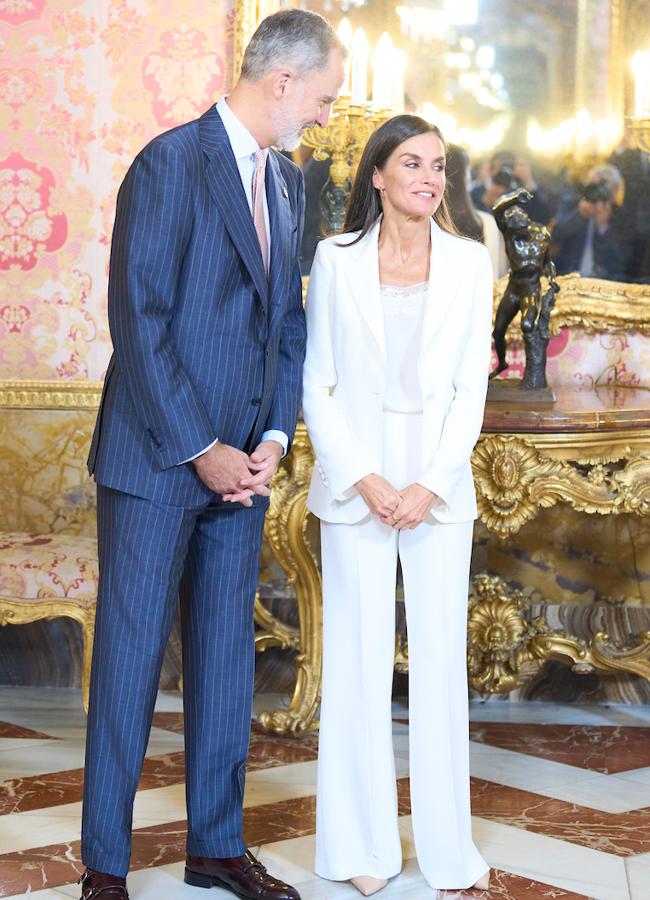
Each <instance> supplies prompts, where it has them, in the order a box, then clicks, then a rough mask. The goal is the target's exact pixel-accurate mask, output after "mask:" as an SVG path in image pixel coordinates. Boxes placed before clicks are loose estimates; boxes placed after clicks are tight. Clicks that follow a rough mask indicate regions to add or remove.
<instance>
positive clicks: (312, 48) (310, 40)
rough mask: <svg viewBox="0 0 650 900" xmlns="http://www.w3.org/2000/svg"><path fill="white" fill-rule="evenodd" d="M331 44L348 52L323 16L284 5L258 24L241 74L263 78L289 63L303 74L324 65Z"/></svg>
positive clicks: (252, 77) (258, 79)
mask: <svg viewBox="0 0 650 900" xmlns="http://www.w3.org/2000/svg"><path fill="white" fill-rule="evenodd" d="M332 48H336V49H337V50H339V52H340V53H341V55H342V56H343V58H345V57H346V56H347V50H346V48H345V45H344V44H343V43H342V42H341V40H340V39H339V37H338V35H337V34H336V32H335V31H334V29H333V28H332V26H331V25H330V24H329V23H328V22H327V21H326V20H325V19H324V18H323V17H322V16H319V15H318V13H314V12H309V11H307V10H304V9H283V10H281V11H280V12H277V13H274V14H273V15H272V16H267V18H266V19H264V20H263V21H262V22H261V24H260V25H259V27H258V29H257V31H256V32H255V34H254V35H253V37H252V38H251V40H250V43H249V45H248V47H246V51H245V53H244V61H243V62H242V67H241V77H242V78H245V79H247V80H248V81H260V80H261V79H262V78H264V77H265V76H266V75H268V74H269V73H270V72H273V71H274V70H275V69H277V68H278V67H282V66H287V67H288V68H290V69H291V70H292V71H293V72H294V73H295V75H296V76H297V77H299V78H300V77H302V76H304V75H307V74H308V73H309V72H314V71H316V70H318V69H324V68H325V67H326V66H327V62H328V59H329V54H330V50H332Z"/></svg>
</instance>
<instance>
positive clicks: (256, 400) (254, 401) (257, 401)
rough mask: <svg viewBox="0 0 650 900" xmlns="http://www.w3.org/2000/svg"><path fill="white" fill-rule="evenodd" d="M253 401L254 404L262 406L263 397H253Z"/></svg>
mask: <svg viewBox="0 0 650 900" xmlns="http://www.w3.org/2000/svg"><path fill="white" fill-rule="evenodd" d="M251 403H252V404H253V406H261V405H262V398H261V397H253V399H252V400H251Z"/></svg>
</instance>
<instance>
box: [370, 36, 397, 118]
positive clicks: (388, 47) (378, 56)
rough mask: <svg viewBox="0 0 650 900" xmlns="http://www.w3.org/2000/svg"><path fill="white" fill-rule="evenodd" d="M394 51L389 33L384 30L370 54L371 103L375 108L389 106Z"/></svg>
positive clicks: (388, 107)
mask: <svg viewBox="0 0 650 900" xmlns="http://www.w3.org/2000/svg"><path fill="white" fill-rule="evenodd" d="M394 53H395V51H394V50H393V42H392V41H391V39H390V35H388V34H386V32H384V33H383V34H382V36H381V37H380V38H379V40H378V41H377V46H376V47H375V52H374V53H373V55H372V105H373V106H374V108H375V109H390V108H391V79H392V78H393V75H394V73H393V71H392V64H393V56H394Z"/></svg>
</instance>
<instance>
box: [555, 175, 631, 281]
mask: <svg viewBox="0 0 650 900" xmlns="http://www.w3.org/2000/svg"><path fill="white" fill-rule="evenodd" d="M630 238H631V234H630V229H629V227H628V223H627V219H626V216H625V213H624V212H623V210H622V209H621V208H620V207H619V206H617V205H616V203H615V202H614V195H613V191H612V185H611V184H609V183H608V182H607V181H606V180H605V179H604V178H601V179H599V180H597V181H593V182H590V183H588V184H587V185H585V187H584V189H583V191H582V195H581V197H580V200H579V201H578V205H577V207H576V209H575V210H573V211H572V212H571V213H569V214H568V215H566V216H564V217H562V218H560V219H558V221H557V223H556V225H555V227H554V228H553V232H552V236H551V241H552V244H551V255H552V257H553V259H554V262H555V265H556V268H557V272H558V275H566V274H567V273H568V272H579V273H580V274H581V275H583V276H585V277H588V278H589V277H591V278H606V279H609V280H611V281H627V280H628V278H629V272H628V269H629V262H630V251H631V247H632V243H631V240H630Z"/></svg>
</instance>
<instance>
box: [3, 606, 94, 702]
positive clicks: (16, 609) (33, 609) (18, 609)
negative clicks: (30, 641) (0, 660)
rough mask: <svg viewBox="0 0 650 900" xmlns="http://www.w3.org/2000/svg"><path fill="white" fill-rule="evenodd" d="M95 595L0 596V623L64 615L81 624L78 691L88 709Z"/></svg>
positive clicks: (31, 620)
mask: <svg viewBox="0 0 650 900" xmlns="http://www.w3.org/2000/svg"><path fill="white" fill-rule="evenodd" d="M95 599H96V598H95V597H79V598H78V603H77V602H75V601H74V600H41V601H39V602H35V601H29V602H25V600H21V599H20V598H19V597H0V626H2V625H27V624H28V623H30V622H38V621H40V620H42V619H58V618H60V617H65V618H68V619H74V621H75V622H79V624H80V625H81V631H82V635H83V659H82V663H81V693H82V697H83V704H84V709H85V710H86V712H88V694H89V691H90V664H91V661H92V656H93V639H94V634H95Z"/></svg>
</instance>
